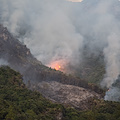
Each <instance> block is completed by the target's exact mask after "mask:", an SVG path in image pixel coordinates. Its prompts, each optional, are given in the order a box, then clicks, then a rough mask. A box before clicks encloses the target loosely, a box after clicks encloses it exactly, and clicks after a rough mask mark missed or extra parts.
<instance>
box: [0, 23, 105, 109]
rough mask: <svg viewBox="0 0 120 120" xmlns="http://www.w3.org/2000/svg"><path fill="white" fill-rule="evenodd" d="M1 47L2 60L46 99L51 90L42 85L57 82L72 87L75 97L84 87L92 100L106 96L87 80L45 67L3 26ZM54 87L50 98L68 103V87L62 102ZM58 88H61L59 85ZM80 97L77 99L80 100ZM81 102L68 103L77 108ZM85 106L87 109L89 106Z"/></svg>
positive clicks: (0, 26) (1, 27)
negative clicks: (66, 95) (80, 88)
mask: <svg viewBox="0 0 120 120" xmlns="http://www.w3.org/2000/svg"><path fill="white" fill-rule="evenodd" d="M0 46H1V47H0V58H2V59H4V60H6V61H7V62H8V64H9V66H10V67H11V68H13V69H15V70H17V71H19V72H20V73H21V74H22V75H23V78H24V83H25V84H27V85H28V87H29V88H30V89H34V90H39V91H40V92H42V94H43V95H44V96H46V97H48V95H47V94H46V93H47V92H48V90H49V88H47V89H46V91H45V89H42V90H41V86H44V85H43V84H42V82H43V81H44V82H46V83H47V84H49V85H50V86H51V83H52V84H54V85H56V82H58V83H57V84H59V83H61V84H60V85H62V84H66V85H72V86H71V87H72V89H74V90H73V93H72V94H74V96H76V91H79V90H78V87H83V88H84V89H85V91H87V92H88V93H90V92H89V91H91V93H92V96H91V97H92V98H93V97H96V96H98V98H100V97H102V95H104V92H103V90H101V89H100V88H99V87H97V86H96V85H93V84H88V83H87V82H86V81H85V80H82V79H80V78H77V77H74V76H71V75H66V74H64V73H62V72H60V71H56V70H55V69H51V68H48V67H46V66H44V65H43V64H42V63H41V62H40V61H38V60H37V59H35V58H34V57H33V56H32V54H31V53H30V51H29V49H28V48H27V47H26V46H25V45H22V44H21V43H20V42H19V41H18V40H17V39H15V38H14V37H13V36H12V35H11V34H10V33H9V32H8V30H7V28H4V27H3V26H2V25H0ZM54 81H56V82H54ZM54 85H53V89H51V95H49V98H50V99H53V100H55V101H56V102H61V103H66V102H65V101H66V100H67V98H66V97H65V94H64V90H65V88H66V86H65V85H62V87H64V89H63V91H62V94H61V96H62V97H63V101H60V100H59V99H60V98H58V99H56V98H54V97H53V96H52V94H53V93H54V91H55V90H56V91H55V95H56V96H57V94H58V91H57V89H54ZM76 86H78V87H76ZM58 87H60V86H59V85H58ZM42 88H43V87H42ZM60 91H61V89H59V92H60ZM66 91H68V94H69V95H70V91H71V90H70V89H66ZM84 93H85V92H84V91H83V92H82V94H84ZM78 96H79V94H78ZM78 96H77V98H79V97H78ZM77 98H76V99H77ZM89 98H90V97H89V96H88V95H87V94H86V100H87V99H89ZM79 99H80V98H79ZM81 100H82V99H81ZM81 100H78V101H77V103H76V102H75V103H74V102H73V101H72V99H71V102H70V101H67V102H68V103H70V104H71V105H73V104H72V103H74V105H73V106H76V105H77V104H82V102H80V101H81ZM68 103H66V104H68ZM85 104H86V103H84V104H83V106H84V105H85ZM85 106H86V107H87V105H85ZM78 107H79V106H78ZM86 107H85V108H86ZM81 108H82V106H81Z"/></svg>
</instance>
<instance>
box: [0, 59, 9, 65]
mask: <svg viewBox="0 0 120 120" xmlns="http://www.w3.org/2000/svg"><path fill="white" fill-rule="evenodd" d="M2 65H8V62H7V61H6V60H4V59H2V58H0V66H2Z"/></svg>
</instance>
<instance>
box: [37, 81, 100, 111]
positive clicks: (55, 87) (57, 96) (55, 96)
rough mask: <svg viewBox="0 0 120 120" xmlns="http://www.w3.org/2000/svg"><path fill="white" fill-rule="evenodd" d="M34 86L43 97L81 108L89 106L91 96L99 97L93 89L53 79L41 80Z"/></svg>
mask: <svg viewBox="0 0 120 120" xmlns="http://www.w3.org/2000/svg"><path fill="white" fill-rule="evenodd" d="M36 87H37V90H38V91H40V92H41V93H42V94H43V95H44V96H45V97H47V98H49V99H51V100H53V101H56V102H60V103H63V104H68V105H71V106H73V107H75V108H77V109H81V110H85V109H88V108H89V100H90V99H91V98H101V97H100V95H99V94H97V93H95V92H94V91H90V90H88V89H85V88H82V87H77V86H73V85H64V84H61V83H58V82H55V81H52V82H41V83H39V84H38V85H37V86H36Z"/></svg>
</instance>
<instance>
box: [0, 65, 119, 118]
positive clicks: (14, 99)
mask: <svg viewBox="0 0 120 120" xmlns="http://www.w3.org/2000/svg"><path fill="white" fill-rule="evenodd" d="M89 105H90V108H89V110H87V111H78V110H75V109H73V108H70V107H69V106H67V107H65V106H63V105H60V104H55V103H52V102H50V101H49V100H47V99H45V98H44V97H43V96H42V95H41V94H40V93H38V92H36V91H31V90H28V89H27V88H26V86H25V84H24V83H23V81H22V76H21V75H20V74H19V73H18V72H16V71H14V70H12V69H11V68H9V67H6V66H2V67H0V119H1V120H119V119H120V114H119V113H120V103H117V102H107V101H106V102H105V101H103V100H97V99H91V100H89Z"/></svg>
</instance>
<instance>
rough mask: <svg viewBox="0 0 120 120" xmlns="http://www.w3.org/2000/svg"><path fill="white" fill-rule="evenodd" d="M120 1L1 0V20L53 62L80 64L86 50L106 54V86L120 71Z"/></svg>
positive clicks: (44, 60) (35, 52)
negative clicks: (86, 48) (85, 48)
mask: <svg viewBox="0 0 120 120" xmlns="http://www.w3.org/2000/svg"><path fill="white" fill-rule="evenodd" d="M119 14H120V2H119V1H118V0H91V1H90V0H83V1H82V2H80V3H77V2H76V3H74V2H69V1H65V0H50V1H49V0H44V1H43V0H34V1H32V0H24V1H23V0H17V1H16V0H0V22H1V24H3V25H4V26H6V27H7V28H8V29H9V31H10V32H11V33H12V34H13V35H14V36H16V37H18V38H19V40H20V41H21V42H23V43H24V44H26V45H27V47H28V48H30V50H31V52H32V53H33V55H34V56H35V57H36V58H37V59H39V60H40V61H42V63H43V64H46V65H49V64H51V62H56V61H60V62H61V61H64V62H63V64H65V65H66V64H67V63H70V64H73V65H74V66H78V65H79V64H80V63H81V62H82V56H83V49H84V47H85V46H86V45H87V46H89V48H90V49H89V53H95V54H97V52H98V51H102V52H103V53H104V60H105V63H106V74H105V77H104V80H103V82H102V83H101V85H102V86H106V87H110V86H111V85H112V84H113V83H114V81H115V80H116V78H117V76H118V75H119V74H120V57H119V54H120V52H119V51H120V35H119V31H120V22H119V19H120V17H119Z"/></svg>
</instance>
